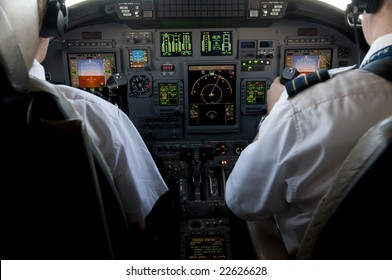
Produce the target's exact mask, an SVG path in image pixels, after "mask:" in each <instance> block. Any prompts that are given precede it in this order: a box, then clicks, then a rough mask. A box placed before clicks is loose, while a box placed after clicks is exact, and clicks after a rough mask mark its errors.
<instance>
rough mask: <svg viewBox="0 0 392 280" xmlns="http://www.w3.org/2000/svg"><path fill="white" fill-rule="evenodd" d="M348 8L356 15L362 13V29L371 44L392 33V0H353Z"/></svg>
mask: <svg viewBox="0 0 392 280" xmlns="http://www.w3.org/2000/svg"><path fill="white" fill-rule="evenodd" d="M347 8H348V11H349V12H350V13H353V15H354V16H355V17H357V16H358V15H359V14H362V31H363V34H364V36H365V39H366V41H367V43H368V44H369V45H371V44H373V42H374V41H375V40H376V39H377V38H379V37H381V36H383V35H385V34H388V33H392V17H391V15H392V0H352V1H351V5H348V7H347Z"/></svg>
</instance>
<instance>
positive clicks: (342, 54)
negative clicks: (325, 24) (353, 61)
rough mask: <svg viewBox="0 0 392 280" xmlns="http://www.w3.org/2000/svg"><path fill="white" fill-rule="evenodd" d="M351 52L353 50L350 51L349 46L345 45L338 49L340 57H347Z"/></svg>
mask: <svg viewBox="0 0 392 280" xmlns="http://www.w3.org/2000/svg"><path fill="white" fill-rule="evenodd" d="M350 54H351V51H350V49H349V48H344V47H342V48H339V49H338V57H339V58H346V57H349V56H350Z"/></svg>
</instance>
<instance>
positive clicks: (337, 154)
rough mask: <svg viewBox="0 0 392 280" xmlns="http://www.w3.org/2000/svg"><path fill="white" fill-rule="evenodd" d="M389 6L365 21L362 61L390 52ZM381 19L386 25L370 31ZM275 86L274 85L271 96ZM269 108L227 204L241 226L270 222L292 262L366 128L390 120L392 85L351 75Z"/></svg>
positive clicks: (232, 180) (357, 72) (361, 73)
mask: <svg viewBox="0 0 392 280" xmlns="http://www.w3.org/2000/svg"><path fill="white" fill-rule="evenodd" d="M385 1H387V2H388V1H390V2H389V3H388V5H386V4H385ZM391 6H392V5H391V0H384V4H383V5H382V7H381V9H379V12H377V13H374V14H367V13H365V14H364V18H363V29H364V34H365V37H366V39H367V42H368V43H369V44H370V45H371V48H370V50H369V52H368V54H367V55H366V58H368V57H371V56H372V55H373V54H375V53H377V52H378V51H379V50H381V49H384V48H385V47H388V46H390V50H391V51H392V24H391V20H390V19H389V18H390V16H389V15H391V13H392V10H391V9H392V7H391ZM387 9H389V10H387ZM381 12H382V14H383V15H384V17H386V16H385V15H388V16H389V18H383V20H382V21H379V22H378V24H380V25H378V26H368V23H369V22H374V21H371V19H372V18H373V17H376V16H379V14H381ZM381 22H382V23H381ZM381 25H385V27H386V28H383V27H382V26H381ZM374 30H380V31H381V32H384V33H383V34H376V32H374ZM369 33H372V34H369ZM374 34H376V37H372V35H374ZM384 50H385V49H384ZM275 83H276V85H275ZM278 83H279V81H278V79H275V81H274V83H273V84H272V85H271V89H272V88H273V87H274V86H275V87H278V86H279V85H278ZM280 87H283V86H282V85H280ZM281 92H282V91H280V92H279V94H280V93H281ZM268 94H270V92H268V93H267V95H268ZM274 100H275V101H276V100H278V101H277V102H276V104H275V106H273V108H272V110H271V111H270V113H269V115H268V116H267V117H266V118H265V121H264V122H263V123H262V124H261V126H260V128H259V133H258V135H257V136H256V138H255V140H254V142H253V143H251V144H250V145H249V146H248V147H246V149H245V150H244V151H243V152H242V153H241V155H240V157H239V159H238V161H237V163H236V165H235V167H234V170H233V171H232V173H231V174H230V176H229V178H228V180H227V185H226V201H227V204H228V207H229V208H230V209H231V210H232V211H233V212H234V213H235V214H236V215H238V216H239V217H241V218H243V219H245V220H261V219H263V218H267V217H271V216H273V217H274V218H275V221H276V223H277V225H278V227H279V229H280V231H281V234H282V238H283V241H284V243H285V246H286V249H287V251H288V253H289V254H291V255H293V256H294V255H295V253H296V252H297V249H298V245H299V244H300V242H301V240H302V238H303V236H304V232H305V229H306V227H307V225H308V223H309V220H310V218H311V215H312V211H313V210H314V209H315V207H316V205H317V204H318V202H319V200H320V198H321V197H322V196H323V195H324V193H325V192H326V190H327V188H328V187H329V186H331V184H332V182H333V180H334V179H335V177H336V174H337V171H338V169H339V167H340V166H341V164H342V163H343V161H344V159H345V158H346V157H347V155H348V154H349V152H350V151H351V149H352V148H353V147H354V146H355V144H356V143H357V141H358V140H359V139H360V137H362V135H363V134H364V133H365V132H366V131H367V130H368V129H369V128H371V127H372V126H374V125H376V124H377V123H378V122H380V121H381V120H383V119H385V118H387V117H388V116H390V115H391V113H392V83H391V82H390V81H387V80H385V79H383V78H381V77H379V76H378V75H376V74H374V73H371V72H368V71H365V70H361V69H353V70H348V71H343V72H342V73H339V74H337V75H335V76H334V77H333V78H331V79H329V80H327V81H325V82H322V83H318V84H316V85H314V86H312V87H310V88H308V89H306V90H303V91H302V92H300V93H298V94H297V95H296V96H294V97H292V98H288V94H287V92H284V93H283V94H281V95H280V98H279V97H275V99H274ZM364 207H366V203H365V204H364Z"/></svg>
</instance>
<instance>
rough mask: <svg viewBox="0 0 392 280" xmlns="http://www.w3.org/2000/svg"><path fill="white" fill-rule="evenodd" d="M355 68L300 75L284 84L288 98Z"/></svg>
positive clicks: (324, 70)
mask: <svg viewBox="0 0 392 280" xmlns="http://www.w3.org/2000/svg"><path fill="white" fill-rule="evenodd" d="M353 68H355V65H353V66H349V67H341V68H335V69H331V70H327V69H322V70H319V71H316V72H313V73H310V74H307V75H301V76H298V77H297V78H295V79H293V80H291V81H289V82H287V83H286V84H285V87H286V90H287V94H288V96H289V98H292V97H294V96H296V95H297V94H298V93H300V92H302V91H304V90H306V89H308V88H311V87H312V86H314V85H316V84H319V83H322V82H325V81H327V80H329V79H330V78H331V77H333V76H335V75H338V74H341V73H344V72H347V71H349V70H352V69H353Z"/></svg>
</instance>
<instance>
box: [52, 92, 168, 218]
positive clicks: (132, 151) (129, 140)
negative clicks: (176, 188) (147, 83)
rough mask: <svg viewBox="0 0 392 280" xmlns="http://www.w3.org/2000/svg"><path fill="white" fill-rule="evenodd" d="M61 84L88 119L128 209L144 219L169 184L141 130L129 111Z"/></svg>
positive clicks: (83, 115) (67, 96)
mask: <svg viewBox="0 0 392 280" xmlns="http://www.w3.org/2000/svg"><path fill="white" fill-rule="evenodd" d="M58 87H59V88H60V89H61V90H62V92H63V93H64V95H65V96H66V98H67V99H68V100H69V101H70V102H71V104H72V105H73V106H74V108H75V110H76V111H77V112H78V113H79V114H80V115H81V117H82V118H83V119H84V120H85V123H86V127H87V131H88V133H89V134H90V136H91V138H92V140H93V142H94V144H95V145H97V146H98V148H99V149H100V151H101V153H102V154H103V156H104V158H105V160H106V162H107V164H108V166H109V168H110V170H111V172H112V175H113V179H114V182H115V184H116V188H117V190H118V192H119V196H120V199H121V201H122V204H123V207H124V211H125V212H126V213H127V214H128V217H131V220H132V221H134V222H137V221H140V220H142V219H144V218H145V217H146V216H147V215H148V214H149V212H150V211H151V209H152V207H153V206H154V204H155V203H156V201H157V200H158V199H159V197H160V196H161V195H163V194H164V193H165V192H166V191H167V190H168V188H167V186H166V184H165V182H164V180H163V178H162V177H161V175H160V173H159V170H158V168H157V167H156V165H155V162H154V160H153V158H152V156H151V154H150V152H149V150H148V148H147V146H146V145H145V143H144V141H143V139H142V138H141V136H140V134H139V132H138V130H137V129H136V127H135V126H134V125H133V123H132V122H131V120H130V119H129V118H128V116H127V115H126V114H125V113H123V112H122V111H121V110H120V109H119V108H117V107H116V106H114V105H113V104H111V103H109V102H107V101H105V100H103V99H101V98H100V97H97V96H95V95H92V94H90V93H88V92H84V91H81V90H78V89H74V88H70V87H66V86H58Z"/></svg>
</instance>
